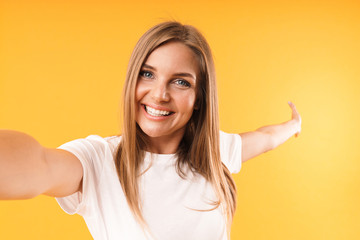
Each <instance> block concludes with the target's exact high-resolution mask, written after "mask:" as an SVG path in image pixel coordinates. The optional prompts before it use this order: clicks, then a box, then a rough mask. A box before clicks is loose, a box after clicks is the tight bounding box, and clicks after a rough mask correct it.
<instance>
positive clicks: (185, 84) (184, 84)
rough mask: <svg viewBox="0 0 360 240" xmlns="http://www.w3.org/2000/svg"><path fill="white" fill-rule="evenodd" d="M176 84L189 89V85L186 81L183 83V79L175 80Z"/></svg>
mask: <svg viewBox="0 0 360 240" xmlns="http://www.w3.org/2000/svg"><path fill="white" fill-rule="evenodd" d="M175 83H176V84H178V85H181V86H184V87H190V86H191V85H190V83H189V82H188V81H185V80H184V79H177V80H176V81H175Z"/></svg>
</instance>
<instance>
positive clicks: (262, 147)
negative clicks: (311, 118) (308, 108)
mask: <svg viewBox="0 0 360 240" xmlns="http://www.w3.org/2000/svg"><path fill="white" fill-rule="evenodd" d="M289 106H290V107H291V109H292V117H291V120H289V121H287V122H284V123H281V124H276V125H270V126H265V127H261V128H259V129H257V130H255V131H253V132H245V133H240V136H241V140H242V161H243V162H245V161H247V160H249V159H251V158H253V157H256V156H258V155H260V154H262V153H264V152H267V151H270V150H272V149H274V148H276V147H277V146H279V145H280V144H282V143H284V142H285V141H286V140H288V139H289V138H290V137H291V136H293V135H294V134H295V137H297V136H298V135H299V133H300V131H301V117H300V114H299V113H298V112H297V110H296V107H295V105H294V104H293V103H291V102H289Z"/></svg>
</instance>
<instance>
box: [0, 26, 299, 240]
mask: <svg viewBox="0 0 360 240" xmlns="http://www.w3.org/2000/svg"><path fill="white" fill-rule="evenodd" d="M289 105H290V107H291V108H292V119H291V120H290V121H287V122H285V123H282V124H279V125H272V126H266V127H262V128H259V129H257V130H256V131H254V132H247V133H242V134H240V135H238V134H227V133H224V132H221V131H220V130H219V120H218V106H217V92H216V84H215V71H214V64H213V59H212V56H211V51H210V48H209V46H208V44H207V42H206V40H205V39H204V37H203V36H202V35H201V34H200V33H199V32H198V31H197V30H196V29H195V28H194V27H192V26H186V25H185V26H184V25H182V24H180V23H178V22H165V23H161V24H159V25H156V26H154V27H153V28H151V29H150V30H149V31H147V32H146V33H145V34H144V35H143V36H142V37H141V38H140V40H139V42H138V43H137V45H136V46H135V49H134V51H133V54H132V56H131V59H130V63H129V67H128V72H127V77H126V82H125V86H124V119H125V120H124V127H123V133H122V135H121V136H114V137H108V138H102V137H99V136H95V135H92V136H89V137H87V138H86V139H78V140H74V141H72V142H69V143H66V144H64V145H62V146H60V147H59V148H58V149H47V148H43V147H41V145H40V144H38V143H37V142H36V141H35V140H34V139H33V138H31V137H30V136H27V135H25V134H22V133H18V132H14V131H1V132H0V156H1V160H0V179H1V181H0V198H1V199H24V198H31V197H34V196H37V195H39V194H46V195H50V196H54V197H57V201H58V202H59V204H60V205H61V207H62V208H63V209H64V210H65V211H66V212H68V213H70V214H74V213H78V214H80V215H82V216H83V217H84V219H85V221H86V223H87V225H88V227H89V230H90V232H91V234H92V236H93V237H94V239H207V240H210V239H222V240H224V239H229V233H230V226H231V221H232V217H233V215H234V212H235V207H236V188H235V184H234V181H233V179H232V177H231V173H236V172H238V171H239V170H240V167H241V162H244V161H246V160H248V159H250V158H252V157H255V156H257V155H259V154H261V153H263V152H266V151H268V150H271V149H273V148H275V147H276V146H278V145H279V144H281V143H283V142H284V141H286V140H287V139H288V138H290V137H291V136H292V135H294V134H296V135H297V134H298V133H299V132H300V129H301V118H300V115H299V114H298V112H297V111H296V108H295V106H294V105H293V104H292V103H289ZM20 146H21V147H20ZM13 153H16V154H13ZM25 158H26V160H25ZM19 166H20V167H19ZM24 183H27V184H24Z"/></svg>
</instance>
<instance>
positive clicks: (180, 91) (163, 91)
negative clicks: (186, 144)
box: [135, 42, 199, 141]
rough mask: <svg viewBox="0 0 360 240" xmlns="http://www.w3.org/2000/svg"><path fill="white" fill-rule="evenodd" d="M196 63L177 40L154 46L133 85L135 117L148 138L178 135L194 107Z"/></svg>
mask: <svg viewBox="0 0 360 240" xmlns="http://www.w3.org/2000/svg"><path fill="white" fill-rule="evenodd" d="M198 72H199V66H198V61H197V57H196V56H195V54H194V53H193V51H192V50H191V49H190V48H189V47H187V46H186V45H184V44H182V43H180V42H169V43H166V44H164V45H162V46H160V47H158V48H157V49H155V50H154V51H153V52H152V53H151V54H150V55H149V57H148V59H147V60H146V62H145V63H144V65H143V66H142V68H141V71H140V75H139V78H138V82H137V85H136V96H135V97H136V104H137V113H136V121H137V123H138V125H139V126H140V128H141V129H142V131H143V132H144V133H145V134H146V135H147V136H149V137H150V138H159V137H164V139H179V141H180V140H181V138H182V137H183V135H184V132H185V127H186V124H187V123H188V121H189V120H190V118H191V115H192V113H193V111H194V105H195V100H196V84H197V81H198V79H197V76H198Z"/></svg>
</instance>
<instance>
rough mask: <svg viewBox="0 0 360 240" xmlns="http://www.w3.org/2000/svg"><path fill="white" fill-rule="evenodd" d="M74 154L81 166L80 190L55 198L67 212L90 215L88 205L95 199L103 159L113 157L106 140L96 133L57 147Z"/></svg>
mask: <svg viewBox="0 0 360 240" xmlns="http://www.w3.org/2000/svg"><path fill="white" fill-rule="evenodd" d="M58 148H59V149H63V150H66V151H68V152H70V153H72V154H74V155H75V156H76V157H77V158H78V159H79V160H80V162H81V164H82V167H83V179H82V191H81V192H76V193H74V194H72V195H69V196H66V197H61V198H56V200H57V202H58V203H59V205H60V207H61V208H62V209H63V210H64V211H65V212H66V213H68V214H75V213H77V214H79V215H82V216H84V215H86V214H87V215H90V214H91V212H89V209H90V208H89V205H90V204H92V202H93V201H96V193H97V187H98V185H99V181H100V178H101V174H102V169H103V165H104V161H106V160H107V159H108V158H111V159H112V158H113V157H112V153H111V151H110V148H109V144H108V142H107V141H106V140H105V139H104V138H102V137H100V136H97V135H90V136H88V137H87V138H84V139H76V140H73V141H70V142H68V143H65V144H63V145H61V146H60V147H58Z"/></svg>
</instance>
